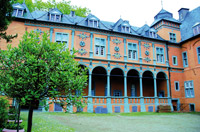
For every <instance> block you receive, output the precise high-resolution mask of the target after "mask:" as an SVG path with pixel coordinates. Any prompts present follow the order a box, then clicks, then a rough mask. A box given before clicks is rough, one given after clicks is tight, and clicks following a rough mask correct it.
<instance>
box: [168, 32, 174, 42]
mask: <svg viewBox="0 0 200 132" xmlns="http://www.w3.org/2000/svg"><path fill="white" fill-rule="evenodd" d="M169 38H170V39H169V40H170V41H171V42H176V34H175V33H169Z"/></svg>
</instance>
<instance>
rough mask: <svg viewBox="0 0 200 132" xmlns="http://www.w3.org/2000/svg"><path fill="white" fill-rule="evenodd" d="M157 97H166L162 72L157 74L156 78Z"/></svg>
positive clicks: (165, 81)
mask: <svg viewBox="0 0 200 132" xmlns="http://www.w3.org/2000/svg"><path fill="white" fill-rule="evenodd" d="M156 83H157V95H158V97H167V80H166V75H165V73H163V72H159V73H158V74H157V76H156Z"/></svg>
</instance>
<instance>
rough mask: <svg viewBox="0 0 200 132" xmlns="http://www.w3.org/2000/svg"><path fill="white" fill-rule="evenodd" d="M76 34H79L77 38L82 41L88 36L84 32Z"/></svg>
mask: <svg viewBox="0 0 200 132" xmlns="http://www.w3.org/2000/svg"><path fill="white" fill-rule="evenodd" d="M77 36H79V38H81V39H82V41H83V40H84V39H86V38H88V37H89V36H87V34H84V33H80V34H78V35H77Z"/></svg>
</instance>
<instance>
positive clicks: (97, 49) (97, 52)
mask: <svg viewBox="0 0 200 132" xmlns="http://www.w3.org/2000/svg"><path fill="white" fill-rule="evenodd" d="M95 54H96V55H98V54H99V46H96V52H95Z"/></svg>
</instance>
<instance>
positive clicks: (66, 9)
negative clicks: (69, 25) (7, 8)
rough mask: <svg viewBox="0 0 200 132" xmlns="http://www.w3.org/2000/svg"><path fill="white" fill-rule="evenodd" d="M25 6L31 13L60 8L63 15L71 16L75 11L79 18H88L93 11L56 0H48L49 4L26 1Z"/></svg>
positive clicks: (19, 1) (20, 1) (39, 0)
mask: <svg viewBox="0 0 200 132" xmlns="http://www.w3.org/2000/svg"><path fill="white" fill-rule="evenodd" d="M17 2H18V3H23V0H16V1H15V3H17ZM25 4H26V5H27V7H28V8H29V10H30V12H32V11H35V10H44V11H48V10H49V8H58V9H59V10H60V11H61V12H62V13H63V14H70V12H71V11H72V10H73V11H75V14H76V15H77V16H81V17H86V16H87V15H88V14H89V13H90V12H91V11H90V10H89V9H88V8H86V7H84V8H82V7H78V6H74V5H71V1H65V0H62V1H60V2H56V1H55V0H48V1H47V2H43V1H42V0H35V2H34V3H33V2H32V0H26V1H25Z"/></svg>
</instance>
